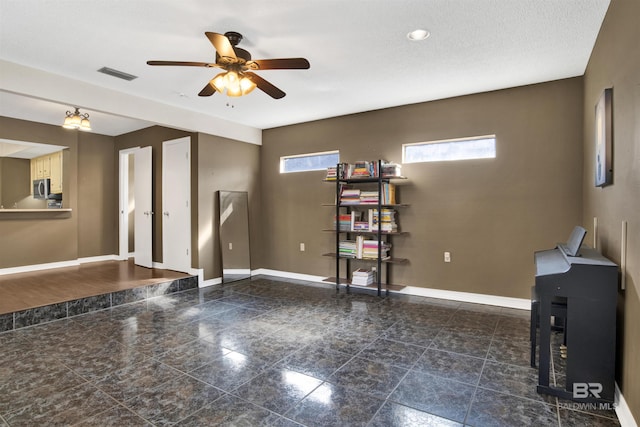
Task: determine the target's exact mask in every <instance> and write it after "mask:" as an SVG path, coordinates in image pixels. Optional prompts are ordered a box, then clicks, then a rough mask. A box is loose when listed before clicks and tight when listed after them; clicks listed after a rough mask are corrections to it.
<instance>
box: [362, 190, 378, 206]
mask: <svg viewBox="0 0 640 427" xmlns="http://www.w3.org/2000/svg"><path fill="white" fill-rule="evenodd" d="M379 198H380V197H379V196H378V192H377V191H361V192H360V204H361V205H377V204H378V200H379Z"/></svg>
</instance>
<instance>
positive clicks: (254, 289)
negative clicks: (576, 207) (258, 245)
mask: <svg viewBox="0 0 640 427" xmlns="http://www.w3.org/2000/svg"><path fill="white" fill-rule="evenodd" d="M528 316H529V313H528V312H524V311H518V310H511V309H501V308H497V307H490V306H482V305H475V304H466V303H455V302H450V301H443V300H434V299H428V298H420V297H407V296H399V295H392V296H391V297H388V298H378V297H377V296H374V295H371V294H365V293H359V292H353V293H352V294H350V295H347V294H345V293H344V292H343V291H342V292H341V293H340V294H338V295H336V292H335V289H333V288H332V287H330V286H322V285H312V284H304V283H298V282H296V283H293V282H286V281H281V280H271V279H269V278H266V277H258V278H253V279H252V280H244V281H241V282H237V283H234V284H232V285H225V286H224V287H219V286H216V287H210V288H205V289H200V290H198V289H194V290H187V291H183V292H178V293H175V294H171V295H166V296H160V297H156V298H152V299H149V300H146V301H139V302H134V303H131V304H126V305H122V306H118V307H114V308H110V309H106V310H102V311H96V312H92V313H88V314H83V315H80V316H75V317H71V318H67V319H63V320H58V321H55V322H51V323H47V324H43V325H38V326H33V327H28V328H23V329H19V330H16V331H10V332H5V333H2V334H0V357H1V360H2V363H1V364H0V427H5V426H34V425H38V426H49V425H51V426H59V425H79V426H80V425H81V426H112V425H113V426H165V425H174V424H176V425H180V426H213V425H234V426H236V425H239V426H299V425H305V426H331V425H335V426H359V425H361V426H385V427H386V426H462V425H468V426H567V425H579V426H589V425H593V426H616V425H619V424H618V421H617V420H616V418H615V413H614V412H596V413H585V412H578V411H574V410H572V407H571V405H570V404H567V403H566V402H564V403H563V402H558V401H557V399H555V398H551V397H548V396H544V395H539V394H537V393H536V391H535V386H536V383H537V377H536V371H535V370H534V369H532V368H530V367H529V358H528V357H529V356H528V354H529V353H528V352H529V344H528V333H529V317H528Z"/></svg>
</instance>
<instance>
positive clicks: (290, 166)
mask: <svg viewBox="0 0 640 427" xmlns="http://www.w3.org/2000/svg"><path fill="white" fill-rule="evenodd" d="M339 162H340V152H339V151H324V152H322V153H309V154H298V155H295V156H282V157H280V173H290V172H307V171H318V170H327V168H328V167H331V166H335V165H337V164H338V163H339Z"/></svg>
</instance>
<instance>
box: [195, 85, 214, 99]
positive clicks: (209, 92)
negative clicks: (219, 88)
mask: <svg viewBox="0 0 640 427" xmlns="http://www.w3.org/2000/svg"><path fill="white" fill-rule="evenodd" d="M214 93H216V88H215V87H213V85H212V84H211V82H209V83H207V85H206V86H205V87H204V88H202V90H201V91H200V92H199V93H198V96H211V95H213V94H214Z"/></svg>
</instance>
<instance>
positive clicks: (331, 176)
mask: <svg viewBox="0 0 640 427" xmlns="http://www.w3.org/2000/svg"><path fill="white" fill-rule="evenodd" d="M336 179H338V167H337V166H330V167H328V168H327V176H326V178H325V181H335V180H336Z"/></svg>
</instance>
